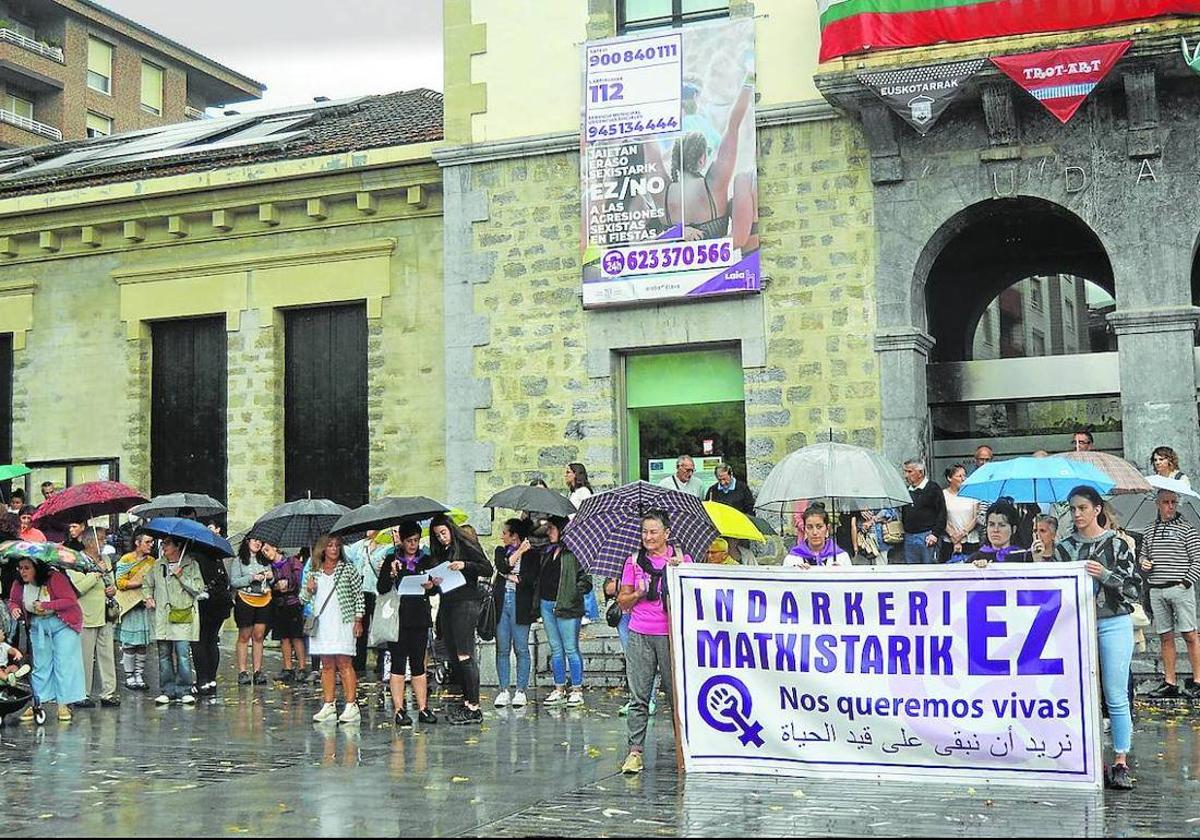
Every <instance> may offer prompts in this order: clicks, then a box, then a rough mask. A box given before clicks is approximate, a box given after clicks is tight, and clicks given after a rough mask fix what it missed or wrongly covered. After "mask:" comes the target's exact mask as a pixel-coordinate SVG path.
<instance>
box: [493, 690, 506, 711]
mask: <svg viewBox="0 0 1200 840" xmlns="http://www.w3.org/2000/svg"><path fill="white" fill-rule="evenodd" d="M508 704H509V697H508V689H505V690H504V691H501V692H500V693H499V694H497V695H496V699H495V700H494V701H493V702H492V705H494V706H495V707H496V708H497V709H503V708H504V707H505V706H507V705H508Z"/></svg>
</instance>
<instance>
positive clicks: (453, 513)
mask: <svg viewBox="0 0 1200 840" xmlns="http://www.w3.org/2000/svg"><path fill="white" fill-rule="evenodd" d="M446 515H447V516H449V517H450V519H451V520H452V521H453V522H454V524H455V525H466V524H467V518H468V517H467V513H466V511H464V510H462V509H461V508H451V509H450V512H449V513H448V514H446ZM421 536H422V537H424V538H425V539H429V526H428V525H427V526H425V527H424V528H422V529H421ZM391 544H392V529H391V528H384V529H383V530H382V531H380V532H379V533H377V534H376V535H375V545H391Z"/></svg>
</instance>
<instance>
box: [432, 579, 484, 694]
mask: <svg viewBox="0 0 1200 840" xmlns="http://www.w3.org/2000/svg"><path fill="white" fill-rule="evenodd" d="M480 607H481V604H480V603H479V601H453V602H451V603H449V604H442V609H441V614H440V619H441V622H442V638H443V639H445V641H446V650H447V652H448V653H449V655H450V666H451V667H452V668H455V669H457V670H458V679H459V682H460V683H461V684H462V690H463V700H465V701H466V702H468V703H470V704H471V705H472V706H477V705H479V662H478V661H477V660H476V658H475V625H476V624H478V623H479V610H480ZM462 656H465V657H467V658H466V659H460V658H459V657H462Z"/></svg>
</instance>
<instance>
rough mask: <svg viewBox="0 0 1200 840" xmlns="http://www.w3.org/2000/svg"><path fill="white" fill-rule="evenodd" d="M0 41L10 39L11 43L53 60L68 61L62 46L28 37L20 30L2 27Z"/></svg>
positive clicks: (64, 62)
mask: <svg viewBox="0 0 1200 840" xmlns="http://www.w3.org/2000/svg"><path fill="white" fill-rule="evenodd" d="M0 41H8V43H10V44H16V45H17V46H18V47H22V48H24V49H27V50H29V51H30V52H32V53H37V54H38V55H40V56H44V57H45V58H48V59H50V60H51V61H57V62H58V63H59V64H66V63H67V59H66V56H65V55H64V54H63V51H62V47H52V46H50V45H49V44H43V43H42V42H41V41H35V40H33V39H32V38H26V37H25V36H24V35H22V34H21V33H20V32H17V31H16V30H13V29H0Z"/></svg>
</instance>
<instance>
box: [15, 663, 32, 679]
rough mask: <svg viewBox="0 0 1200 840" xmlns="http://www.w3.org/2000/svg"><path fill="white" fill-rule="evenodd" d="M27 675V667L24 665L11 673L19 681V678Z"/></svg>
mask: <svg viewBox="0 0 1200 840" xmlns="http://www.w3.org/2000/svg"><path fill="white" fill-rule="evenodd" d="M28 673H29V665H28V664H25V665H22V666H21V667H20V668H18V669H17V670H15V671H13V676H14V677H16V678H17V679H21V677H23V676H25V675H26V674H28Z"/></svg>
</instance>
